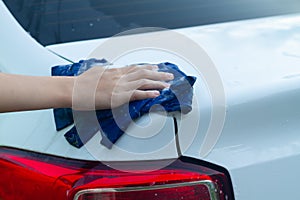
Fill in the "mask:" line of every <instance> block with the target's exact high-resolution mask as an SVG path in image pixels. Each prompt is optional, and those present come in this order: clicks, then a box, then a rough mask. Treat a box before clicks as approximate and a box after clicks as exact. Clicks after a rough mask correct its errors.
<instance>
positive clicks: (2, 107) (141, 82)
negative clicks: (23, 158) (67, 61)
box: [0, 65, 174, 112]
mask: <svg viewBox="0 0 300 200" xmlns="http://www.w3.org/2000/svg"><path fill="white" fill-rule="evenodd" d="M157 69H158V67H157V66H155V65H147V66H142V67H141V66H135V65H132V66H127V67H123V68H117V69H106V68H102V67H93V68H91V69H89V70H87V71H86V72H84V73H83V74H81V75H80V76H76V77H66V76H25V75H15V74H5V73H0V94H1V95H0V112H13V111H27V110H39V109H48V108H73V109H76V110H91V109H97V110H101V109H108V108H114V107H117V106H120V105H122V104H124V103H127V102H129V101H133V100H141V99H146V98H155V97H157V96H158V95H159V91H158V90H160V89H163V88H166V87H169V84H167V83H166V82H165V81H168V80H172V79H173V78H174V77H173V75H172V74H169V73H164V72H158V71H157ZM74 93H75V95H74ZM74 99H75V100H76V102H75V103H74ZM87 102H88V103H87Z"/></svg>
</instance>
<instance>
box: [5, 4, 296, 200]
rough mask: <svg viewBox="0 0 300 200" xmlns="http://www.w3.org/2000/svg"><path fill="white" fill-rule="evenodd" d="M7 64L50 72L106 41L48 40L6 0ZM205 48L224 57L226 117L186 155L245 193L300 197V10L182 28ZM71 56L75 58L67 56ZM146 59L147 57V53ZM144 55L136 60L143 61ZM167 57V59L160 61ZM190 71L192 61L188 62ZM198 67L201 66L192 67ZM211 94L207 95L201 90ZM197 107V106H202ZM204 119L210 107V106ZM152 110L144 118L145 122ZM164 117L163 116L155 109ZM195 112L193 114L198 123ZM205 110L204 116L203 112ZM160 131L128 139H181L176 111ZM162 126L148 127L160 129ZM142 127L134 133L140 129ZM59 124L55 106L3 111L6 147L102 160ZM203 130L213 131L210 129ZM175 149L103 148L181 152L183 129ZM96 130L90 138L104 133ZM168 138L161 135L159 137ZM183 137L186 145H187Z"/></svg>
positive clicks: (114, 155)
mask: <svg viewBox="0 0 300 200" xmlns="http://www.w3.org/2000/svg"><path fill="white" fill-rule="evenodd" d="M0 21H1V27H2V28H1V32H0V44H1V48H0V55H1V56H0V71H2V72H5V73H16V74H27V75H43V76H49V75H50V67H51V66H54V65H58V64H68V63H70V62H69V61H68V60H70V61H73V62H77V61H79V60H80V59H85V58H87V57H89V55H90V54H91V52H92V51H93V50H94V49H95V48H96V47H97V46H99V45H100V44H101V43H102V42H103V41H104V40H105V39H97V40H89V41H79V42H72V43H64V44H57V45H50V46H47V47H43V46H42V45H40V44H39V43H37V42H36V41H35V40H34V39H33V38H32V37H31V36H30V35H29V34H28V33H27V32H26V31H24V29H23V28H22V27H21V26H20V25H19V24H18V22H17V21H16V20H15V19H14V17H13V16H12V15H11V13H10V12H9V11H8V10H7V8H6V7H5V5H4V3H3V2H2V1H0ZM175 31H177V32H178V33H180V34H182V35H184V36H186V37H188V38H190V39H191V40H193V41H194V42H196V43H197V44H198V45H199V46H201V47H202V48H203V49H204V50H205V51H206V52H207V54H208V55H209V57H210V58H211V59H212V61H213V63H214V64H215V66H216V68H217V70H218V72H219V74H220V76H221V79H222V81H223V85H224V91H225V96H226V105H225V108H226V118H225V124H224V128H223V131H222V133H221V136H220V138H219V140H218V141H217V143H216V145H215V146H214V148H213V149H212V151H211V152H210V153H209V154H208V155H207V156H205V157H201V156H200V154H199V150H200V147H201V145H202V141H203V132H200V131H199V133H197V135H196V138H195V139H194V140H193V143H192V144H191V146H190V147H189V148H188V149H187V150H186V151H183V152H182V154H183V155H185V156H190V157H194V158H197V159H201V160H205V161H208V162H211V163H214V164H217V165H220V166H222V167H224V168H226V169H227V170H228V171H229V173H230V175H231V180H232V183H233V189H234V196H235V199H236V200H253V199H255V200H259V199H272V200H277V199H278V200H279V199H299V198H300V194H299V192H298V190H297V185H298V179H299V177H300V176H299V174H298V169H299V167H300V162H299V160H300V135H299V133H298V130H299V129H300V123H299V120H300V106H299V102H300V34H299V33H300V15H286V16H276V17H269V18H260V19H252V20H242V21H236V22H230V23H220V24H214V25H205V26H198V27H191V28H184V29H178V30H175ZM64 58H67V59H68V60H66V59H64ZM139 59H140V60H142V58H139ZM137 61H139V60H132V62H137ZM153 61H156V62H160V60H153ZM182 69H183V71H189V70H190V69H185V68H184V67H183V68H182ZM191 72H192V71H191ZM202 84H203V82H202V81H201V77H200V76H198V80H197V82H196V86H195V88H196V89H195V94H196V95H195V96H196V98H197V101H198V102H201V105H202V106H204V107H210V105H209V101H208V100H207V99H208V97H209V94H208V93H207V91H205V90H202V89H203V86H202ZM197 91H198V92H199V91H200V92H202V93H201V94H199V93H198V92H197ZM194 109H195V110H197V108H194ZM201 114H203V117H204V118H209V117H210V115H209V114H208V113H206V112H204V113H201ZM147 117H148V116H146V117H142V118H141V119H140V120H139V121H138V123H143V120H147V119H146V118H147ZM152 117H153V120H154V122H155V123H156V121H155V119H157V123H159V121H160V117H161V116H160V115H156V114H153V115H152ZM192 117H193V113H190V114H188V115H187V116H185V120H190V121H191V126H192V123H193V121H192ZM201 117H202V116H201ZM165 120H166V121H165V122H164V125H163V129H162V130H160V131H161V133H163V134H162V135H163V136H162V137H160V138H159V139H154V140H153V141H149V142H145V143H140V142H137V141H135V140H132V138H131V137H127V136H126V135H124V136H123V137H122V138H121V139H120V141H118V145H120V146H126V145H128V146H131V147H132V148H133V149H135V150H138V149H147V148H148V149H151V148H153V145H158V146H159V142H161V143H164V142H168V141H170V138H171V139H174V138H175V136H174V131H175V128H174V124H173V119H172V118H171V117H167V118H165ZM155 126H156V125H155V124H154V125H153V124H152V125H150V126H149V127H146V131H145V132H148V133H151V132H153V129H154V128H155ZM135 128H136V127H131V128H129V130H128V132H132V134H135V132H137V130H135ZM65 131H66V130H62V131H61V132H57V131H56V130H55V126H54V119H53V113H52V110H41V111H30V112H18V113H8V114H0V145H1V146H11V147H17V148H21V149H26V150H32V151H36V152H41V153H47V154H52V155H57V156H63V157H68V158H75V159H82V160H95V159H96V158H95V157H94V156H93V155H92V154H91V153H90V152H89V150H88V149H87V148H80V149H76V148H74V147H72V146H70V145H69V144H68V143H67V142H66V140H65V139H64V137H63V134H62V133H63V132H65ZM202 131H203V130H202ZM178 134H179V136H180V137H179V144H176V142H175V139H174V140H173V141H172V142H170V143H169V144H168V148H165V149H162V150H158V151H156V152H153V153H151V154H140V155H136V154H135V155H133V154H127V153H126V152H121V153H120V151H119V150H118V148H117V147H113V149H112V150H108V149H106V148H104V147H100V146H99V149H98V155H99V156H100V158H99V159H101V160H115V161H116V160H139V159H141V160H147V159H148V160H153V159H164V158H176V157H177V156H178V153H179V152H177V150H178V148H180V145H181V144H182V143H184V141H183V140H184V134H185V133H184V132H180V131H179V133H178ZM99 137H100V136H99V134H98V136H96V137H94V138H93V139H92V140H91V141H90V142H89V143H90V145H93V144H95V143H94V142H97V141H99V140H100V138H99ZM158 140H159V141H158ZM178 145H179V146H178Z"/></svg>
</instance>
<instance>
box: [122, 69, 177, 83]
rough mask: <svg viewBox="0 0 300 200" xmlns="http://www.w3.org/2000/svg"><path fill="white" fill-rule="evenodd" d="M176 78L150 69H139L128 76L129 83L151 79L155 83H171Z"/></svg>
mask: <svg viewBox="0 0 300 200" xmlns="http://www.w3.org/2000/svg"><path fill="white" fill-rule="evenodd" d="M173 78H174V75H173V74H171V73H166V72H158V71H153V70H148V69H139V70H135V71H133V72H130V73H128V74H127V75H126V79H127V80H128V81H135V80H139V79H149V80H155V81H169V80H172V79H173Z"/></svg>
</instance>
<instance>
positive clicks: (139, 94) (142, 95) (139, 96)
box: [130, 90, 160, 101]
mask: <svg viewBox="0 0 300 200" xmlns="http://www.w3.org/2000/svg"><path fill="white" fill-rule="evenodd" d="M159 95H160V93H159V91H157V90H148V91H142V90H135V91H134V92H133V93H132V95H131V97H130V101H137V100H143V99H148V98H155V97H158V96H159Z"/></svg>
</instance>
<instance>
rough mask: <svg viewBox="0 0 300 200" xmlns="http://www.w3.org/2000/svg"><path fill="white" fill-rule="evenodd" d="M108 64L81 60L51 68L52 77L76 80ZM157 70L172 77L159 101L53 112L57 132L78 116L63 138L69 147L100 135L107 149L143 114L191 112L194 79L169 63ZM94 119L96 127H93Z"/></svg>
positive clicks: (150, 99)
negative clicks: (69, 77)
mask: <svg viewBox="0 0 300 200" xmlns="http://www.w3.org/2000/svg"><path fill="white" fill-rule="evenodd" d="M109 64H110V63H108V62H107V61H106V60H105V59H102V60H97V59H89V60H81V61H79V62H78V63H74V64H70V65H59V66H55V67H52V76H78V75H80V74H82V73H83V72H84V71H86V70H88V69H90V68H91V67H94V66H95V67H103V66H106V65H109ZM158 68H159V69H158V71H161V72H169V73H172V74H173V75H174V79H173V80H172V81H167V83H169V84H170V88H165V89H163V90H161V91H160V95H159V96H158V97H156V98H149V99H144V100H138V101H132V102H130V103H128V104H124V105H121V106H119V107H117V108H114V109H106V110H97V111H74V110H72V109H71V108H59V109H54V110H53V112H54V119H55V125H56V129H57V131H59V130H62V129H64V128H66V127H67V126H70V125H72V124H73V123H74V117H73V116H77V117H76V120H75V121H76V126H75V125H73V127H72V128H71V129H70V130H69V131H68V132H67V133H65V135H64V136H65V138H66V140H67V141H68V142H69V143H70V144H71V145H73V146H75V147H77V148H80V147H82V146H83V145H84V144H85V143H86V142H88V141H89V140H90V139H91V138H92V137H93V136H94V135H95V134H96V133H97V132H98V131H100V132H101V135H102V139H101V142H100V143H101V144H102V145H104V146H106V147H107V148H109V149H110V148H111V147H112V145H113V144H114V143H115V142H116V141H117V140H118V139H119V138H120V137H121V136H122V135H123V134H124V132H125V131H126V129H127V128H128V126H129V125H130V123H131V122H132V121H133V120H135V119H137V118H139V117H141V116H142V115H144V114H146V113H149V112H168V113H170V112H175V111H179V112H182V113H183V114H187V113H188V112H190V111H191V110H192V99H193V85H194V83H195V81H196V77H194V76H187V75H186V74H185V73H184V72H182V71H181V70H180V69H179V68H178V66H177V65H175V64H172V63H169V62H164V63H160V64H158ZM73 112H74V113H73ZM73 114H74V115H73ZM95 115H96V116H95ZM78 116H79V117H78ZM95 118H96V119H97V122H98V123H97V124H95V123H94V121H95V120H94V119H95Z"/></svg>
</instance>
